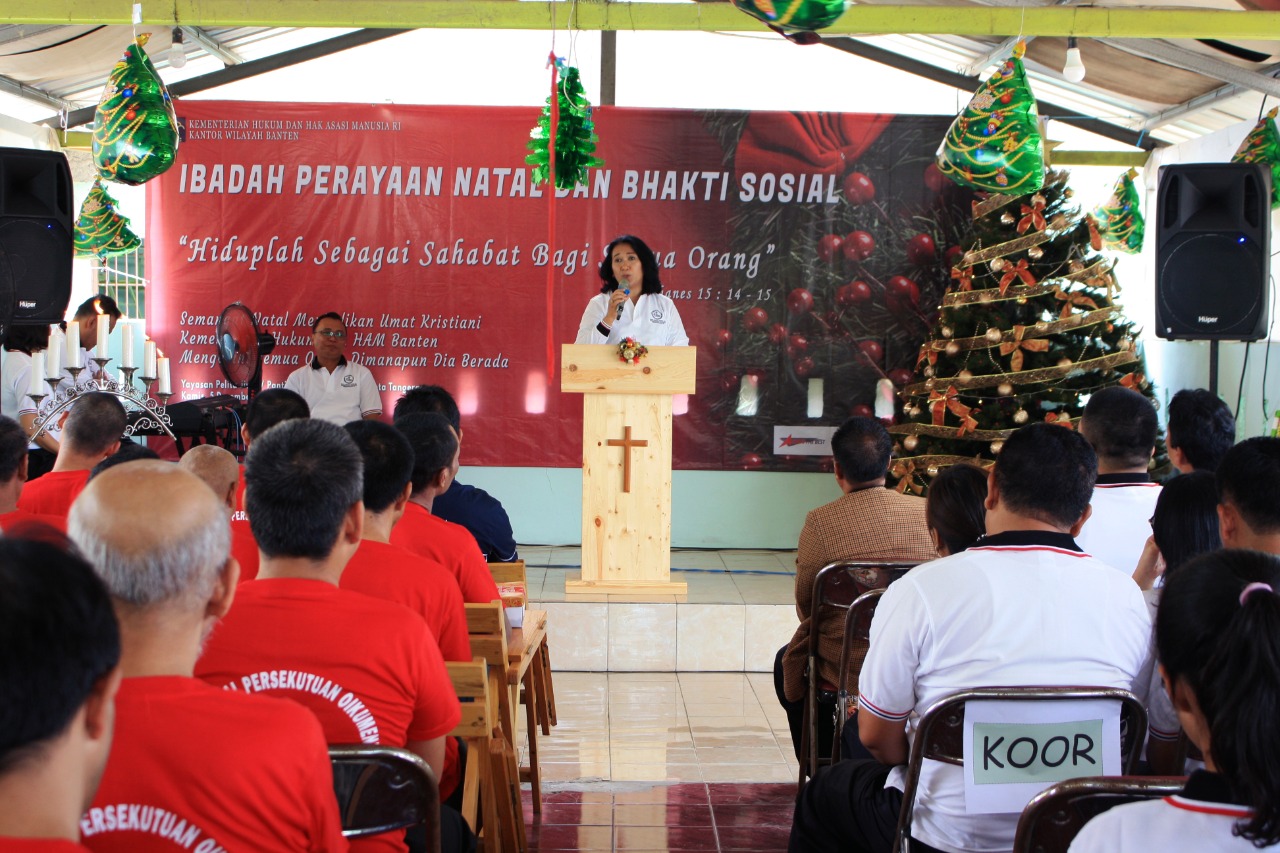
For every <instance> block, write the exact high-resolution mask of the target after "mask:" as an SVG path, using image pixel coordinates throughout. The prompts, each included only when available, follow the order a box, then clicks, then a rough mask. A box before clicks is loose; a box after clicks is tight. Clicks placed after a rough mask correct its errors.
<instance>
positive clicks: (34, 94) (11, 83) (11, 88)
mask: <svg viewBox="0 0 1280 853" xmlns="http://www.w3.org/2000/svg"><path fill="white" fill-rule="evenodd" d="M0 92H4V93H5V94H6V95H15V96H17V97H19V98H22V99H23V100H25V101H31V102H32V103H35V104H40V105H41V106H45V107H51V108H52V109H55V110H58V111H59V112H70V111H71V110H74V109H75V108H76V105H75V104H73V103H71V102H70V101H66V100H63V99H62V98H59V97H57V96H55V95H50V94H49V93H48V92H46V91H45V90H43V89H37V88H36V87H35V86H28V85H27V84H26V83H20V82H18V81H17V80H14V79H12V78H9V77H0ZM49 124H51V126H53V127H57V126H58V124H59V119H58V118H57V117H56V116H55V117H54V119H53V121H52V122H50V123H49Z"/></svg>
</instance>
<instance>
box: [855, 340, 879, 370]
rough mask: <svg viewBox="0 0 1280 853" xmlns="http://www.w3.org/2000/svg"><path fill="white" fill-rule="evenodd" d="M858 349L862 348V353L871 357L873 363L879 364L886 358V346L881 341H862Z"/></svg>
mask: <svg viewBox="0 0 1280 853" xmlns="http://www.w3.org/2000/svg"><path fill="white" fill-rule="evenodd" d="M858 349H860V350H862V354H863V355H865V356H866V357H867V358H869V359H871V361H872V363H873V364H879V363H880V361H881V359H883V358H884V347H882V346H881V345H880V342H879V341H861V342H860V343H859V344H858Z"/></svg>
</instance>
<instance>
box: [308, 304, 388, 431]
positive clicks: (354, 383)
mask: <svg viewBox="0 0 1280 853" xmlns="http://www.w3.org/2000/svg"><path fill="white" fill-rule="evenodd" d="M311 346H312V348H313V353H312V356H311V363H310V364H308V365H307V366H306V367H299V368H298V369H297V370H295V371H294V372H293V373H290V374H289V378H288V379H286V380H285V383H284V387H285V388H288V389H289V390H290V391H293V392H295V393H297V394H300V395H301V396H302V398H303V399H304V400H306V401H307V405H308V406H310V407H311V417H313V418H319V419H321V420H326V421H329V422H331V423H335V424H337V425H338V426H342V425H343V424H346V423H350V422H351V421H358V420H360V419H361V418H369V419H377V418H378V417H379V416H380V415H381V414H382V397H381V396H379V394H378V383H376V382H374V380H373V374H372V373H370V372H369V368H367V367H365V366H364V365H363V364H359V363H357V362H352V361H347V358H346V356H345V355H343V352H344V351H345V350H346V348H347V327H346V326H345V325H344V324H343V322H342V317H341V316H339V315H338V314H336V313H334V312H332V311H330V312H329V313H328V314H321V315H320V316H319V317H317V318H316V321H315V322H314V323H312V324H311Z"/></svg>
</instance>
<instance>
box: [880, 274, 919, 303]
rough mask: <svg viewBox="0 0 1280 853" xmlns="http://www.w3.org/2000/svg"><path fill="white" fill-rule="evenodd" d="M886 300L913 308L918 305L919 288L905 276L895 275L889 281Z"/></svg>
mask: <svg viewBox="0 0 1280 853" xmlns="http://www.w3.org/2000/svg"><path fill="white" fill-rule="evenodd" d="M886 299H887V300H888V301H892V302H899V303H902V304H904V305H910V306H911V307H912V308H914V307H915V306H917V305H919V304H920V288H919V287H917V286H916V283H915V282H914V281H912V280H911V279H909V278H907V277H906V276H905V275H895V276H893V277H892V278H890V279H889V286H888V288H887V292H886Z"/></svg>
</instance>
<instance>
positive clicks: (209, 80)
mask: <svg viewBox="0 0 1280 853" xmlns="http://www.w3.org/2000/svg"><path fill="white" fill-rule="evenodd" d="M406 32H408V30H390V29H387V30H357V31H356V32H354V33H345V34H343V35H340V36H334V37H333V38H331V39H325V40H324V41H318V42H315V43H314V44H308V45H304V46H303V47H298V48H294V49H293V50H286V51H283V52H281V53H275V54H272V55H271V56H265V57H263V58H262V59H255V60H253V61H251V62H243V63H241V64H240V65H229V66H227V67H226V68H223V69H221V70H218V71H214V72H211V73H209V74H201V75H200V76H199V77H189V78H187V79H186V80H179V81H178V82H176V83H171V84H169V93H170V94H172V95H177V96H178V97H183V96H185V95H194V94H195V93H196V92H204V91H206V90H208V89H213V88H216V87H218V86H225V85H227V84H228V83H235V82H237V81H239V80H247V79H248V78H250V77H257V76H258V75H259V74H266V73H267V72H268V71H278V70H280V69H281V68H288V67H289V66H291V65H297V64H299V63H301V62H309V61H310V60H312V59H319V58H320V57H322V56H330V55H332V54H335V53H341V52H342V51H344V50H350V49H351V48H353V47H359V46H361V45H364V44H371V43H372V42H377V41H382V40H383V39H388V38H391V37H392V36H398V35H400V34H402V33H406ZM97 109H98V108H97V107H81V108H79V109H76V110H72V111H71V112H70V113H68V115H67V124H66V126H67V127H79V126H80V125H82V124H88V123H89V122H91V121H93V115H94V113H95V112H97ZM38 123H39V124H44V125H48V126H50V127H58V126H60V123H61V118H60V117H59V116H50V117H49V118H46V119H43V120H41V121H40V122H38Z"/></svg>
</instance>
